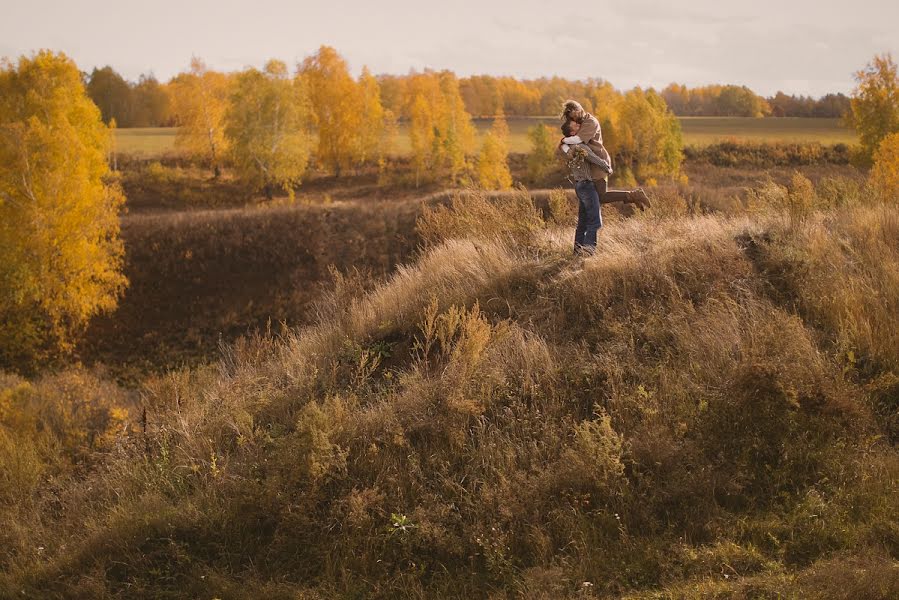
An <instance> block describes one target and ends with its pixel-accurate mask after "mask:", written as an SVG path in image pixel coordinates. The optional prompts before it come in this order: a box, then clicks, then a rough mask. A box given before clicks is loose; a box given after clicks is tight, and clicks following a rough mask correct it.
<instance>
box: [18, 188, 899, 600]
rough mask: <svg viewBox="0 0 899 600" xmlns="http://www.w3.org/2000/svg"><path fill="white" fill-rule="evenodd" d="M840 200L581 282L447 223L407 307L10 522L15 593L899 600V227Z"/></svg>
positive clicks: (393, 292) (395, 307) (510, 232)
mask: <svg viewBox="0 0 899 600" xmlns="http://www.w3.org/2000/svg"><path fill="white" fill-rule="evenodd" d="M797 181H798V180H797ZM804 185H805V184H804V183H802V182H801V181H800V182H798V183H795V184H793V185H792V187H788V188H787V194H789V193H794V194H798V193H803V192H802V190H803V189H805V191H806V192H808V189H806V188H805V187H804ZM812 191H815V190H814V189H813V190H812ZM820 196H821V194H819V193H818V192H817V191H815V198H816V200H815V203H813V204H811V205H809V206H808V207H806V208H804V209H803V212H802V213H801V218H795V219H791V218H789V216H788V215H789V206H788V205H783V204H778V202H777V201H776V198H775V199H774V200H771V202H767V200H766V198H767V197H765V198H761V199H760V200H759V202H760V203H761V204H762V206H763V208H762V209H758V208H755V209H753V210H741V211H740V213H739V214H736V215H731V216H727V215H722V214H716V215H708V214H706V215H702V214H692V213H691V212H690V211H688V210H683V211H681V210H670V211H667V212H665V213H664V214H656V215H655V216H653V215H648V216H644V217H641V218H635V219H628V220H615V221H613V222H610V223H608V224H607V226H606V227H604V228H603V230H602V232H601V234H600V243H599V245H598V249H597V254H596V256H595V257H592V258H588V259H586V260H584V259H575V258H572V257H570V255H569V253H570V244H569V239H568V237H569V235H570V231H569V230H568V229H566V228H559V226H558V225H557V223H558V222H564V220H565V218H564V216H557V217H555V218H552V219H548V220H545V219H543V218H542V217H541V216H540V215H539V213H537V212H534V211H533V208H532V206H533V205H532V204H530V203H529V202H528V203H525V202H524V200H523V198H524V196H521V197H518V196H516V195H507V196H502V197H498V198H493V199H492V200H491V199H488V198H486V197H484V196H479V195H477V194H473V195H471V196H469V197H468V198H467V199H466V198H459V199H456V200H455V201H454V202H452V203H451V204H450V205H449V206H448V207H442V208H437V209H435V210H434V211H433V212H430V213H428V214H427V215H426V216H425V217H423V218H422V219H421V220H420V221H419V227H420V231H421V232H422V235H423V236H424V238H425V239H427V240H428V246H427V247H426V248H424V249H423V250H422V252H421V254H420V256H419V258H418V259H417V260H416V261H415V262H414V263H410V264H407V265H405V266H403V267H401V268H399V269H398V271H397V272H396V273H395V274H394V275H393V276H391V277H390V278H389V279H388V280H386V281H384V282H382V283H379V284H376V285H374V286H367V289H365V290H363V289H359V290H356V289H354V287H355V286H354V284H353V281H354V280H353V278H352V276H346V277H343V278H338V281H337V284H336V285H335V286H334V288H333V290H332V291H331V292H330V293H329V294H327V295H325V296H323V297H322V298H321V299H320V301H319V303H320V304H319V307H318V309H317V311H316V313H317V314H318V320H317V321H316V322H314V323H311V324H309V325H308V326H306V327H304V328H302V329H298V330H294V331H291V332H289V333H288V334H285V335H283V336H281V337H280V338H277V339H271V338H265V337H259V338H256V339H249V340H245V341H243V342H241V343H240V344H237V345H235V346H233V347H231V348H229V349H227V350H226V352H225V354H224V356H223V358H222V360H221V361H220V362H219V363H218V364H216V365H213V366H210V367H205V368H200V369H195V370H192V371H181V372H172V373H169V374H167V375H164V376H159V377H157V378H156V379H154V380H153V381H151V382H150V383H148V385H147V386H146V388H145V390H144V392H143V400H142V404H143V408H145V409H146V427H145V428H143V427H139V428H138V430H137V431H135V432H134V433H133V434H131V435H128V436H123V437H121V438H120V442H119V451H118V452H116V453H113V454H111V455H108V456H105V457H103V459H102V461H101V463H100V465H101V466H98V467H94V468H92V469H90V470H89V472H88V473H86V474H85V475H84V484H83V485H80V486H77V487H74V488H69V487H68V486H67V485H60V486H59V487H58V488H56V491H55V492H54V493H56V494H59V497H60V498H63V502H64V503H65V506H67V507H68V509H67V510H64V511H59V512H56V513H49V514H41V516H40V517H38V516H37V513H36V512H35V511H34V509H33V508H31V507H30V505H28V504H25V503H23V501H22V500H21V499H17V498H13V499H9V498H7V499H5V500H4V502H6V504H5V505H4V506H6V507H9V506H13V507H15V508H14V509H13V510H15V511H17V512H16V513H15V514H23V515H30V517H29V518H28V519H24V520H22V521H21V522H22V523H24V525H21V526H18V527H16V528H11V529H10V531H9V532H8V533H6V534H5V535H7V537H8V538H9V542H8V545H7V546H6V548H10V549H8V550H4V551H3V555H2V556H3V558H2V560H3V561H4V563H3V564H4V565H5V567H6V568H5V571H4V573H3V574H0V595H2V594H6V595H9V596H12V595H21V593H22V591H24V593H25V595H26V597H27V596H29V595H30V596H35V597H39V596H51V597H52V596H54V595H55V596H58V597H96V598H126V597H158V598H167V597H168V598H176V597H185V596H188V597H193V596H198V597H205V596H208V597H221V598H254V597H263V596H264V597H272V598H297V597H300V598H318V597H327V598H330V597H341V598H359V597H373V598H397V597H401V598H432V597H495V598H502V597H529V598H566V597H571V598H574V597H585V596H586V597H589V596H599V597H635V598H636V597H666V598H667V597H673V598H699V597H709V596H716V597H757V596H758V595H762V596H767V597H777V596H778V595H780V596H783V597H815V596H818V597H847V594H850V593H852V594H858V595H860V596H864V597H870V598H889V597H892V595H893V593H894V592H895V590H896V588H897V585H899V574H897V566H896V565H897V559H899V524H897V520H896V518H895V514H894V513H895V510H894V507H895V506H896V505H897V504H899V493H897V490H899V487H897V486H896V485H895V483H896V478H897V475H899V457H897V454H896V451H895V447H894V446H893V445H892V444H891V443H890V442H889V439H888V438H889V435H890V432H891V431H894V429H891V428H893V427H894V425H895V421H891V420H890V418H891V417H890V411H889V407H890V402H895V397H896V396H895V389H896V388H895V380H896V372H897V368H896V363H895V360H896V355H895V349H896V345H895V344H893V343H892V342H891V340H894V339H895V337H894V336H895V332H894V331H893V330H891V329H890V327H891V324H892V326H893V329H895V315H896V314H897V313H896V311H895V310H893V309H894V308H895V307H896V305H897V302H899V288H897V287H896V286H895V285H893V281H894V279H893V278H894V277H895V275H896V271H897V267H899V247H897V244H896V240H897V236H896V233H897V218H896V213H895V208H892V207H889V206H886V205H880V204H866V203H864V202H859V203H849V204H847V205H846V206H840V207H836V208H833V207H829V206H825V205H824V204H823V203H822V201H821V200H820ZM550 204H551V205H552V206H555V208H553V209H552V210H551V213H552V214H557V213H559V212H564V206H565V204H564V202H562V201H561V199H560V198H556V199H554V200H553V201H552V202H551V203H550ZM803 206H805V205H803ZM660 212H661V211H660ZM850 351H851V352H852V355H851V357H850V355H849V352H850ZM890 382H893V383H892V384H891V383H890ZM891 385H892V386H893V387H890V386H891ZM892 414H895V412H893V413H892ZM31 497H32V498H34V497H37V498H40V499H41V501H42V502H44V503H46V502H47V500H46V495H45V494H42V492H41V491H40V490H37V489H34V491H33V492H32V494H31ZM43 506H46V504H44V505H43ZM38 522H40V525H38V524H37V523H38ZM35 536H38V537H40V539H41V540H43V539H50V537H49V536H53V538H52V539H53V540H54V542H53V544H52V545H44V546H43V547H44V549H43V550H42V551H41V552H40V553H35V552H33V551H30V550H29V545H30V544H32V540H34V539H36V537H35ZM864 573H874V574H876V575H877V579H876V581H873V580H871V579H869V578H866V577H865V576H864Z"/></svg>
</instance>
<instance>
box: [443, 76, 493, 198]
mask: <svg viewBox="0 0 899 600" xmlns="http://www.w3.org/2000/svg"><path fill="white" fill-rule="evenodd" d="M439 78H440V91H441V93H442V94H443V103H442V105H443V108H444V110H443V112H442V113H441V114H440V115H439V117H440V119H439V121H438V127H439V132H440V133H441V137H442V152H441V155H442V157H443V162H444V164H445V165H446V166H447V167H448V168H449V174H450V180H451V181H452V182H453V183H458V182H459V180H460V177H461V176H462V175H463V174H464V173H465V172H466V171H467V170H468V168H469V164H468V156H469V155H470V154H471V153H472V152H474V148H475V143H476V141H477V138H476V132H475V128H474V125H473V124H472V122H471V115H470V114H469V113H468V111H466V110H465V102H463V100H462V96H461V94H460V93H459V80H458V79H457V78H456V76H455V75H454V74H453V73H451V72H450V71H442V72H441V73H440V75H439ZM502 123H503V126H505V119H503V121H502ZM507 133H508V130H507ZM507 137H508V135H507ZM506 144H508V141H506ZM506 154H508V151H506Z"/></svg>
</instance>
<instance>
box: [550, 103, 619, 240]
mask: <svg viewBox="0 0 899 600" xmlns="http://www.w3.org/2000/svg"><path fill="white" fill-rule="evenodd" d="M562 133H563V134H565V139H569V140H570V139H571V137H572V136H573V135H574V133H576V129H575V127H574V121H566V122H565V123H564V124H562ZM556 153H557V154H558V155H559V156H561V157H563V158H565V160H566V161H567V163H568V168H569V169H570V171H571V175H570V177H571V181H572V182H573V183H574V193H575V194H577V200H578V213H577V227H576V228H575V230H574V253H575V254H577V255H580V256H592V255H593V254H595V253H596V234H597V232H598V231H599V229H600V228H601V227H602V210H601V209H600V206H599V204H600V196H599V192H598V188H597V186H596V184H595V180H594V170H595V171H596V172H597V173H602V176H603V177H608V176H609V175H610V174H611V173H612V167H611V165H610V164H609V161H608V160H606V159H605V158H604V157H601V156H597V154H596V153H595V152H593V150H592V149H591V148H590V146H588V145H587V144H583V143H578V144H573V145H572V144H565V143H560V144H559V146H558V148H557V149H556ZM605 156H608V154H607V153H606V154H605Z"/></svg>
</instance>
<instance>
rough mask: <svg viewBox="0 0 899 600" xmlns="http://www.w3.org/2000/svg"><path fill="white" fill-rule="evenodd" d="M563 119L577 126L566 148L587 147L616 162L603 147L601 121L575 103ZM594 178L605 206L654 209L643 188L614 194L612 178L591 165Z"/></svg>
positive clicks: (570, 103) (567, 106) (564, 109)
mask: <svg viewBox="0 0 899 600" xmlns="http://www.w3.org/2000/svg"><path fill="white" fill-rule="evenodd" d="M562 119H563V120H564V121H566V122H569V121H570V122H571V123H573V124H574V125H573V129H572V131H573V132H574V133H572V134H571V135H566V136H565V138H564V139H563V140H562V143H563V144H568V145H575V146H576V145H577V144H581V143H584V144H586V145H587V146H588V147H589V148H590V149H591V150H592V151H593V152H594V153H595V154H597V155H598V156H600V157H604V158H605V159H606V160H607V161H608V163H609V165H610V166H611V164H612V158H611V157H610V156H609V153H608V152H607V151H606V148H605V146H603V143H602V129H601V128H600V126H599V120H598V119H597V118H596V117H594V116H593V115H591V114H590V113H588V112H587V111H585V110H584V107H583V106H581V105H580V103H579V102H576V101H575V100H568V101H566V102H565V104H564V105H563V107H562ZM590 170H591V174H592V178H593V182H594V183H595V184H596V192H597V194H599V199H600V203H601V204H611V203H613V202H626V203H629V204H636V205H637V206H638V207H640V210H646V209H647V208H649V207H650V203H649V197H648V196H647V195H646V192H644V191H643V188H637V189H634V190H610V189H608V187H609V182H608V174H607V173H606V172H605V171H603V170H602V169H601V168H599V167H597V166H596V165H593V164H592V163H591V169H590Z"/></svg>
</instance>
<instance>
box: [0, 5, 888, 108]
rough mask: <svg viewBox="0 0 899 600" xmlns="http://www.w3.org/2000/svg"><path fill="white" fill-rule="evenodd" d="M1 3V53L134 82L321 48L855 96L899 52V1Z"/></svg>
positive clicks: (400, 70)
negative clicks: (862, 76)
mask: <svg viewBox="0 0 899 600" xmlns="http://www.w3.org/2000/svg"><path fill="white" fill-rule="evenodd" d="M565 5H566V3H564V2H560V1H558V0H557V1H554V2H550V1H538V0H444V1H443V2H439V3H434V2H426V1H424V0H419V1H417V2H413V1H411V0H328V1H319V2H310V1H308V0H294V1H292V2H291V1H284V0H255V1H253V2H247V1H235V0H217V1H215V0H177V1H176V0H143V1H140V2H136V1H133V0H102V1H101V0H0V56H7V57H15V56H18V55H20V54H23V53H30V52H31V51H33V50H37V49H40V48H50V49H53V50H62V51H64V52H65V53H66V54H68V55H69V56H71V57H72V58H74V59H75V61H76V62H77V63H78V66H79V67H80V68H81V69H82V70H84V71H90V70H91V69H93V67H95V66H101V67H102V66H104V65H107V64H108V65H111V66H112V67H113V68H114V69H116V70H117V71H119V72H120V73H122V74H123V75H124V76H125V77H126V78H128V79H132V80H133V79H137V77H138V75H140V74H141V73H149V72H153V73H154V74H155V75H156V76H157V77H158V78H160V79H162V80H167V79H168V78H169V77H171V76H172V75H174V74H175V73H178V72H179V71H182V70H185V69H186V68H187V66H188V64H189V62H190V58H191V56H199V57H201V58H203V59H204V60H205V61H206V62H207V64H208V65H210V67H212V68H216V69H220V70H227V71H231V70H238V69H241V68H243V67H245V66H251V65H252V66H261V65H262V64H263V63H264V62H265V61H266V60H267V59H269V58H279V59H281V60H285V61H287V62H288V63H289V64H291V63H294V62H296V61H299V60H302V59H303V58H304V57H305V56H308V55H309V54H311V53H313V52H315V50H316V49H317V48H318V47H319V46H320V45H322V44H327V45H330V46H333V47H334V48H336V49H337V50H338V51H339V52H340V53H341V54H342V55H343V56H344V58H346V59H347V61H348V62H349V63H350V66H351V68H352V70H353V72H354V73H358V72H359V71H360V70H361V68H362V66H363V65H367V66H368V67H369V69H371V70H372V72H374V73H395V74H405V73H407V72H408V71H409V70H410V69H417V70H421V69H423V68H426V67H429V68H433V69H450V70H452V71H455V72H456V73H457V74H458V75H460V76H467V75H472V74H490V75H512V76H515V77H519V78H536V77H541V76H552V75H559V76H562V77H567V78H570V79H584V78H587V77H601V78H603V79H606V80H608V81H610V82H611V83H612V84H613V85H614V86H615V87H617V88H619V89H627V88H631V87H633V86H636V85H639V86H643V87H648V86H653V87H656V88H662V87H664V86H665V85H667V84H668V83H671V82H672V81H676V82H678V83H686V84H687V85H689V86H691V87H692V86H697V85H704V84H709V83H735V84H740V85H747V86H749V87H750V88H752V89H753V90H755V91H756V92H758V93H761V94H763V95H766V96H767V95H772V94H774V92H776V91H777V90H783V91H785V92H787V93H794V94H811V95H814V96H820V95H822V94H825V93H828V92H844V93H848V92H850V91H851V89H852V88H853V80H852V74H853V72H855V71H857V70H859V69H860V68H862V67H863V66H864V65H865V64H866V63H867V62H868V61H869V60H870V59H871V58H872V57H873V56H874V54H877V53H883V52H892V53H893V55H894V58H897V59H899V1H896V0H854V1H852V2H846V1H836V0H817V1H812V0H743V1H735V0H689V1H687V0H684V1H681V2H672V1H670V0H669V1H661V0H619V1H617V2H608V1H605V0H585V1H583V2H580V3H571V4H570V8H568V9H566V8H563V7H564V6H565Z"/></svg>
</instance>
